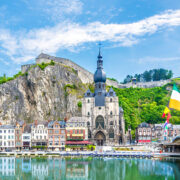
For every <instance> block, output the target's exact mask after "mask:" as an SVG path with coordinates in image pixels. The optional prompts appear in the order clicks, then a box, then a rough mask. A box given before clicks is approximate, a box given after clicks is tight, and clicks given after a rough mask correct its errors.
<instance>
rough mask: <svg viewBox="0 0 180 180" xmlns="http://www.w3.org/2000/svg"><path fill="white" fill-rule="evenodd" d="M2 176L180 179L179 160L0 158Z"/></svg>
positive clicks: (77, 178) (0, 174)
mask: <svg viewBox="0 0 180 180" xmlns="http://www.w3.org/2000/svg"><path fill="white" fill-rule="evenodd" d="M1 179H7V180H10V179H25V180H29V179H33V180H34V179H42V180H43V179H48V180H50V179H73V180H84V179H90V180H96V179H97V180H114V179H115V180H116V179H117V180H118V179H119V180H141V179H142V180H143V179H144V180H154V179H157V180H161V179H162V180H171V179H175V180H180V159H179V160H178V159H170V158H168V159H130V158H129V159H128V158H127V159H125V158H124V159H122V158H120V159H115V158H114V159H113V158H79V159H78V158H76V159H70V158H68V159H67V158H66V159H64V158H22V157H21V158H15V157H0V180H1Z"/></svg>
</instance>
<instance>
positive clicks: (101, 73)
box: [94, 48, 106, 83]
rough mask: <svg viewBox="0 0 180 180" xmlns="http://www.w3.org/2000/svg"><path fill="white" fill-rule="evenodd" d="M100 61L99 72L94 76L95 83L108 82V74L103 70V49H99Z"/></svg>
mask: <svg viewBox="0 0 180 180" xmlns="http://www.w3.org/2000/svg"><path fill="white" fill-rule="evenodd" d="M97 58H98V60H97V70H96V72H95V74H94V82H95V83H98V82H102V83H105V82H106V73H105V72H104V70H103V60H102V55H101V49H100V48H99V55H98V57H97Z"/></svg>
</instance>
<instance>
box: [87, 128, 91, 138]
mask: <svg viewBox="0 0 180 180" xmlns="http://www.w3.org/2000/svg"><path fill="white" fill-rule="evenodd" d="M88 138H91V131H90V130H89V129H88Z"/></svg>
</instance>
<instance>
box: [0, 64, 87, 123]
mask: <svg viewBox="0 0 180 180" xmlns="http://www.w3.org/2000/svg"><path fill="white" fill-rule="evenodd" d="M85 90H86V88H85V87H84V85H83V84H82V81H81V80H80V78H79V77H78V76H77V74H76V72H74V71H73V70H72V68H70V67H67V66H64V65H62V64H60V63H56V64H55V65H54V66H53V65H49V66H47V67H46V68H45V69H44V70H41V68H40V67H39V66H35V67H33V68H30V69H29V70H28V73H26V75H24V76H20V77H18V78H16V79H15V80H12V81H9V82H7V83H4V84H1V85H0V121H1V122H2V123H4V122H6V123H10V122H15V121H17V120H25V121H26V122H32V121H34V120H38V121H45V120H54V119H57V120H58V119H63V118H65V117H66V116H67V113H68V116H79V115H81V110H80V109H79V108H78V106H77V103H78V101H79V98H81V97H82V95H83V93H84V92H85Z"/></svg>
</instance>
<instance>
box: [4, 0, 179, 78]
mask: <svg viewBox="0 0 180 180" xmlns="http://www.w3.org/2000/svg"><path fill="white" fill-rule="evenodd" d="M99 42H101V44H102V55H103V60H104V70H105V71H106V74H107V77H110V78H112V77H113V78H116V79H117V80H118V81H123V79H124V78H125V77H126V75H128V74H130V75H134V74H136V73H143V72H144V71H145V70H150V69H154V68H165V69H169V70H172V71H173V73H174V77H180V1H179V0H111V1H110V0H106V1H105V0H98V1H97V0H53V1H52V0H0V76H2V75H3V74H6V75H7V76H12V75H14V74H16V73H17V72H18V71H20V69H21V65H23V64H31V63H34V62H35V58H36V57H37V56H38V55H39V54H40V53H41V52H43V53H46V54H49V55H53V56H57V57H63V58H67V59H71V60H72V61H74V62H75V63H77V64H79V65H81V66H82V67H84V68H85V69H87V70H89V71H90V72H92V73H94V71H95V70H96V60H97V55H98V44H99Z"/></svg>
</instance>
